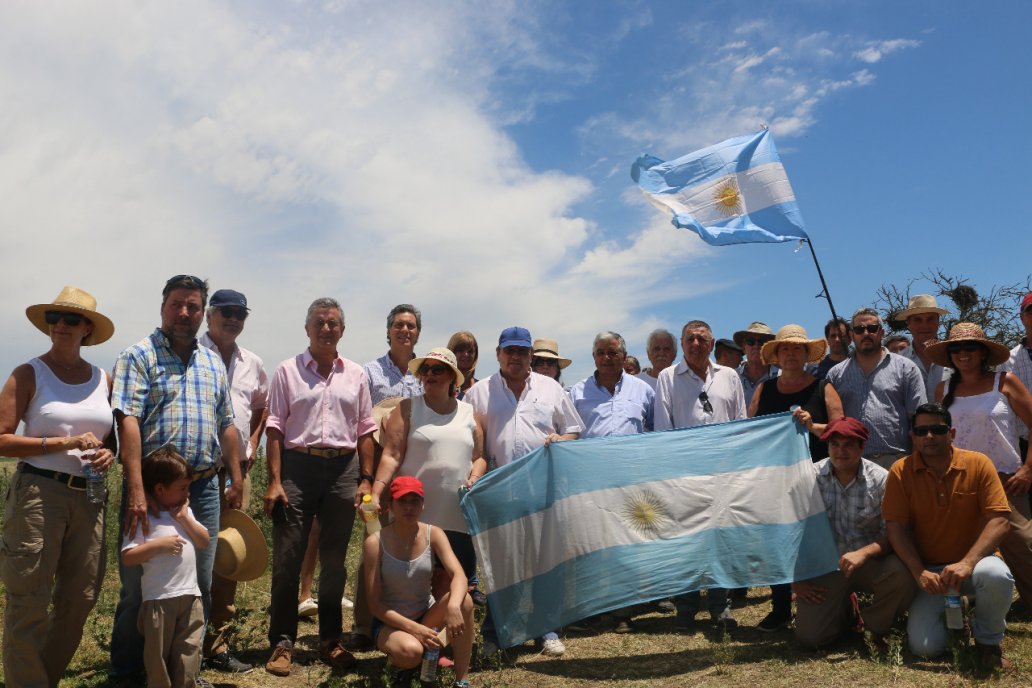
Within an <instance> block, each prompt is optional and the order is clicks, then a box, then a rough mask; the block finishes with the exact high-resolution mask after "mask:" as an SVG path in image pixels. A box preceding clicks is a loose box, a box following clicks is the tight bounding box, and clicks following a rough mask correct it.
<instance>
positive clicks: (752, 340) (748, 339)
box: [742, 337, 763, 346]
mask: <svg viewBox="0 0 1032 688" xmlns="http://www.w3.org/2000/svg"><path fill="white" fill-rule="evenodd" d="M742 343H743V344H745V345H746V346H756V345H758V344H763V340H762V339H757V338H756V337H745V338H743V339H742Z"/></svg>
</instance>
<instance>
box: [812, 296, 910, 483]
mask: <svg viewBox="0 0 1032 688" xmlns="http://www.w3.org/2000/svg"><path fill="white" fill-rule="evenodd" d="M850 329H851V331H852V336H853V346H854V350H853V353H852V354H851V355H850V356H849V358H847V359H846V360H844V361H842V362H841V363H839V364H838V365H836V366H835V367H833V368H832V369H831V370H829V371H828V376H827V378H826V379H827V381H828V384H829V385H831V386H832V387H834V389H835V391H836V392H838V394H839V397H840V398H841V399H842V411H843V412H844V413H845V414H846V415H847V416H849V417H851V418H856V419H857V420H859V421H860V422H861V423H863V424H864V425H865V426H866V427H867V429H868V430H869V431H870V433H871V437H870V439H869V440H868V441H867V453H866V454H865V455H864V456H865V457H866V458H867V459H869V460H871V461H874V462H875V463H876V464H878V465H879V466H881V467H882V468H889V467H890V466H892V464H893V463H895V462H896V460H897V459H899V458H901V457H903V456H905V455H906V454H908V453H909V452H910V417H911V416H912V415H913V413H914V411H915V410H916V409H917V407H918V406H920V405H921V404H923V403H925V402H926V401H927V400H928V397H927V392H926V390H925V382H924V378H923V377H922V376H921V369H920V368H918V367H917V365H916V364H915V363H914V362H913V361H911V360H910V359H908V358H905V357H903V356H900V355H899V354H891V353H889V351H888V349H886V348H885V347H883V346H882V337H883V336H884V334H885V330H884V328H883V327H882V321H881V316H880V315H878V311H876V310H874V309H873V308H861V309H860V310H858V311H857V312H856V313H854V314H853V318H852V321H851V323H850Z"/></svg>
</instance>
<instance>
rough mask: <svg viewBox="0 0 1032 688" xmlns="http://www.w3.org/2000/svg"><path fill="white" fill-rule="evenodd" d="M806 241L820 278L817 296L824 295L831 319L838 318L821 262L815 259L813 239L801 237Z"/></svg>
mask: <svg viewBox="0 0 1032 688" xmlns="http://www.w3.org/2000/svg"><path fill="white" fill-rule="evenodd" d="M802 241H805V242H806V245H807V246H809V247H810V255H811V256H813V264H814V266H815V267H816V268H817V276H818V277H820V279H821V289H822V291H821V293H820V294H818V295H817V297H818V298H820V297H822V296H823V297H824V298H825V299H826V300H827V301H828V308H830V309H831V319H832V320H838V314H837V313H836V312H835V304H833V303H832V302H831V292H830V291H828V283H827V282H825V281H824V272H822V271H821V264H820V262H819V261H818V260H817V252H816V251H814V250H813V241H812V240H811V239H810V238H809V237H807V238H805V239H802Z"/></svg>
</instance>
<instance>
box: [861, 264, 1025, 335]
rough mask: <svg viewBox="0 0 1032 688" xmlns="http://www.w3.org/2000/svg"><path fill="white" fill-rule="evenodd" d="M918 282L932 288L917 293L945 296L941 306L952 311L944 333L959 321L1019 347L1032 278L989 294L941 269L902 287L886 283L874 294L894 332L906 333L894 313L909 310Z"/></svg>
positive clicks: (943, 321) (876, 303) (990, 290)
mask: <svg viewBox="0 0 1032 688" xmlns="http://www.w3.org/2000/svg"><path fill="white" fill-rule="evenodd" d="M918 282H928V283H930V284H931V285H932V289H930V290H923V291H922V292H917V293H932V294H934V295H935V296H936V297H945V298H946V299H948V302H944V301H940V303H939V305H940V306H942V307H943V308H945V309H946V310H948V311H950V315H944V316H943V317H942V326H943V329H944V332H949V329H950V328H951V327H952V326H953V325H955V324H956V323H958V322H973V323H976V324H978V325H980V326H981V327H982V329H983V330H985V334H986V336H988V337H989V338H990V339H995V340H996V341H998V342H1001V343H1003V344H1006V345H1007V346H1008V347H1011V346H1014V345H1016V344H1017V343H1018V342H1019V341H1021V338H1022V337H1023V336H1024V335H1025V330H1024V327H1022V325H1021V319H1020V318H1019V316H1018V305H1019V304H1020V303H1021V298H1022V297H1023V296H1024V295H1025V294H1027V293H1028V292H1030V291H1032V275H1027V276H1026V277H1025V281H1024V282H1023V283H1022V282H1015V283H1014V284H1008V285H1003V286H993V287H990V289H989V291H988V293H985V294H980V293H979V292H978V290H976V289H975V288H974V287H973V286H971V285H970V284H969V283H968V280H967V279H966V278H965V277H962V276H960V275H947V274H946V273H945V272H943V271H942V270H941V269H939V268H935V269H934V270H928V271H927V272H924V273H922V274H921V275H920V276H919V277H914V278H912V279H911V280H910V281H908V282H907V283H906V286H904V287H899V286H897V285H895V284H883V285H882V286H881V287H879V288H878V291H877V292H876V294H875V302H874V303H875V307H876V308H878V309H879V310H881V311H882V312H883V313H884V314H885V322H886V324H888V326H889V328H890V329H891V330H893V331H896V332H898V331H900V330H906V328H907V324H906V323H905V322H902V321H900V320H896V319H895V317H894V316H895V314H896V313H898V312H900V311H901V310H903V309H904V308H906V307H907V303H908V302H909V301H910V296H911V291H912V290H913V291H916V290H914V289H913V288H914V285H915V284H916V283H918Z"/></svg>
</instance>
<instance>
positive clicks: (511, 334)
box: [498, 327, 530, 349]
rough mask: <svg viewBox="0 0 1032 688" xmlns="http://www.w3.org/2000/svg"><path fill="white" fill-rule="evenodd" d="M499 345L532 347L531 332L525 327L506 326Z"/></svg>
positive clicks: (499, 339)
mask: <svg viewBox="0 0 1032 688" xmlns="http://www.w3.org/2000/svg"><path fill="white" fill-rule="evenodd" d="M498 346H500V347H501V348H503V349H504V348H505V347H507V346H525V347H527V348H528V349H529V348H530V332H529V331H528V330H527V328H525V327H506V328H505V329H504V330H502V334H501V336H499V337H498Z"/></svg>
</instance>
